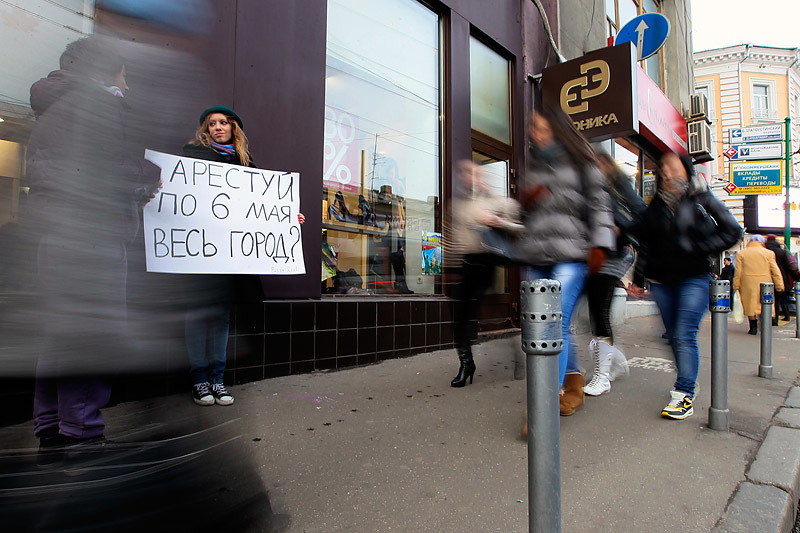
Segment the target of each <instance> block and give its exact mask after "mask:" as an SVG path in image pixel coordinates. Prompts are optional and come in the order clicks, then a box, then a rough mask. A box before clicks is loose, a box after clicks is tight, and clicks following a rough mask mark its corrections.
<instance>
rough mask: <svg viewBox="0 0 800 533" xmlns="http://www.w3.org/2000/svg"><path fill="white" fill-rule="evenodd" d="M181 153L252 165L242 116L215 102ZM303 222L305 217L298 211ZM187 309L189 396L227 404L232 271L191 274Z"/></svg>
mask: <svg viewBox="0 0 800 533" xmlns="http://www.w3.org/2000/svg"><path fill="white" fill-rule="evenodd" d="M183 155H185V156H187V157H193V158H195V159H205V160H208V161H216V162H219V163H228V164H230V165H240V166H247V167H253V168H255V163H253V157H252V156H251V155H250V147H249V144H248V142H247V136H246V135H245V133H244V127H243V123H242V119H241V118H239V115H237V114H236V113H235V112H234V111H233V109H231V108H229V107H226V106H223V105H217V106H214V107H210V108H208V109H206V110H205V111H203V113H202V114H201V115H200V127H199V128H197V132H196V133H195V138H194V139H192V140H191V141H189V143H188V144H186V145H185V146H184V147H183ZM297 218H298V221H299V222H300V223H301V224H302V223H303V222H305V217H304V216H303V215H302V214H298V215H297ZM190 280H191V285H192V288H191V291H192V293H191V295H190V305H189V306H188V309H187V312H186V328H185V334H186V350H187V352H188V354H189V373H190V375H191V377H192V399H193V400H194V402H195V403H196V404H198V405H213V404H215V403H216V404H218V405H230V404H232V403H233V396H231V394H230V393H229V392H228V390H227V389H226V388H225V385H224V384H223V375H224V373H225V364H226V351H227V347H228V333H229V328H230V307H231V298H232V296H231V292H232V290H233V276H230V275H226V274H192V275H191V278H190Z"/></svg>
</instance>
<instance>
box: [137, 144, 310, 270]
mask: <svg viewBox="0 0 800 533" xmlns="http://www.w3.org/2000/svg"><path fill="white" fill-rule="evenodd" d="M145 159H147V160H149V161H152V162H153V163H154V164H156V165H158V166H159V167H161V182H162V188H161V190H159V191H158V193H157V195H156V197H155V198H153V199H152V200H151V201H150V202H149V203H148V204H147V205H146V206H145V208H144V241H145V253H146V260H147V271H148V272H166V273H175V274H179V273H182V274H304V273H305V262H304V260H303V243H302V239H301V233H300V225H299V222H298V220H297V214H298V212H299V208H300V196H299V182H300V175H299V174H298V173H296V172H280V171H274V170H261V169H256V168H247V167H241V166H237V165H228V164H225V163H215V162H212V161H202V160H199V159H192V158H190V157H178V156H174V155H169V154H163V153H161V152H155V151H153V150H146V151H145Z"/></svg>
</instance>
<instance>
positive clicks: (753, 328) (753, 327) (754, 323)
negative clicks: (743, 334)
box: [747, 319, 758, 335]
mask: <svg viewBox="0 0 800 533" xmlns="http://www.w3.org/2000/svg"><path fill="white" fill-rule="evenodd" d="M747 333H748V334H749V335H758V319H755V320H753V319H750V330H749V331H748V332H747Z"/></svg>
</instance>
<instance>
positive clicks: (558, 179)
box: [520, 107, 616, 416]
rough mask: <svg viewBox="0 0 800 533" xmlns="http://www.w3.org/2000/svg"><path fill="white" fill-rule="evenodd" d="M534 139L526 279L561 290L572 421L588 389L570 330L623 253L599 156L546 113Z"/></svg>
mask: <svg viewBox="0 0 800 533" xmlns="http://www.w3.org/2000/svg"><path fill="white" fill-rule="evenodd" d="M528 131H529V135H530V138H531V142H532V153H531V155H532V157H531V164H530V168H529V169H528V172H527V173H526V174H525V176H524V179H523V182H522V187H521V193H522V195H521V196H522V205H523V209H524V215H523V223H524V224H525V226H526V228H527V233H528V235H527V236H526V237H525V238H524V239H521V240H520V247H521V250H520V251H521V254H520V255H521V256H522V257H524V262H525V263H527V264H528V265H530V267H527V268H523V271H522V279H524V280H531V281H532V280H536V279H542V278H547V279H555V280H558V281H559V282H560V283H561V310H562V334H563V338H564V341H565V342H564V349H563V350H562V351H561V353H560V354H559V380H560V385H561V387H562V389H561V396H560V402H559V403H560V412H561V414H562V415H565V416H566V415H571V414H573V413H574V412H575V411H576V410H577V409H578V408H579V407H581V406H582V405H583V402H584V392H583V387H584V385H585V380H584V377H583V375H582V374H581V372H580V368H579V366H578V350H577V346H576V344H575V341H574V339H573V337H572V335H571V334H570V332H569V323H570V319H571V317H572V311H573V310H574V308H575V303H576V302H577V300H578V297H579V296H580V295H581V293H582V292H583V286H584V281H585V279H586V274H587V273H588V272H596V271H597V270H598V269H599V268H600V266H601V265H602V264H603V261H604V260H605V257H606V256H607V254H608V252H609V251H610V250H614V248H615V242H616V236H615V234H614V229H613V228H614V218H613V214H612V212H611V200H610V198H609V194H608V192H607V190H606V187H605V178H604V177H603V175H602V174H601V173H600V171H599V170H598V169H597V164H596V161H595V153H594V150H592V147H591V145H590V144H589V143H588V142H587V141H586V139H584V137H583V136H582V135H581V134H580V132H578V131H577V130H576V129H575V126H574V125H573V123H572V120H570V118H569V117H568V116H567V115H566V114H565V113H564V112H563V111H561V110H560V109H557V108H550V107H546V108H544V109H541V110H537V111H536V112H534V114H533V116H532V120H531V122H530V125H529V130H528Z"/></svg>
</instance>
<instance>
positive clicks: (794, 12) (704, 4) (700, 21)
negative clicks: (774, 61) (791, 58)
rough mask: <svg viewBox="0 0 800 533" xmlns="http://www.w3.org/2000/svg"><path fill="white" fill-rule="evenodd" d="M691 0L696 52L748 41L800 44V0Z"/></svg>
mask: <svg viewBox="0 0 800 533" xmlns="http://www.w3.org/2000/svg"><path fill="white" fill-rule="evenodd" d="M691 1H692V40H693V43H694V51H695V52H699V51H701V50H709V49H711V48H721V47H723V46H730V45H733V44H744V43H750V44H755V45H760V46H777V47H786V48H795V47H800V0H691ZM673 30H674V28H673Z"/></svg>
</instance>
